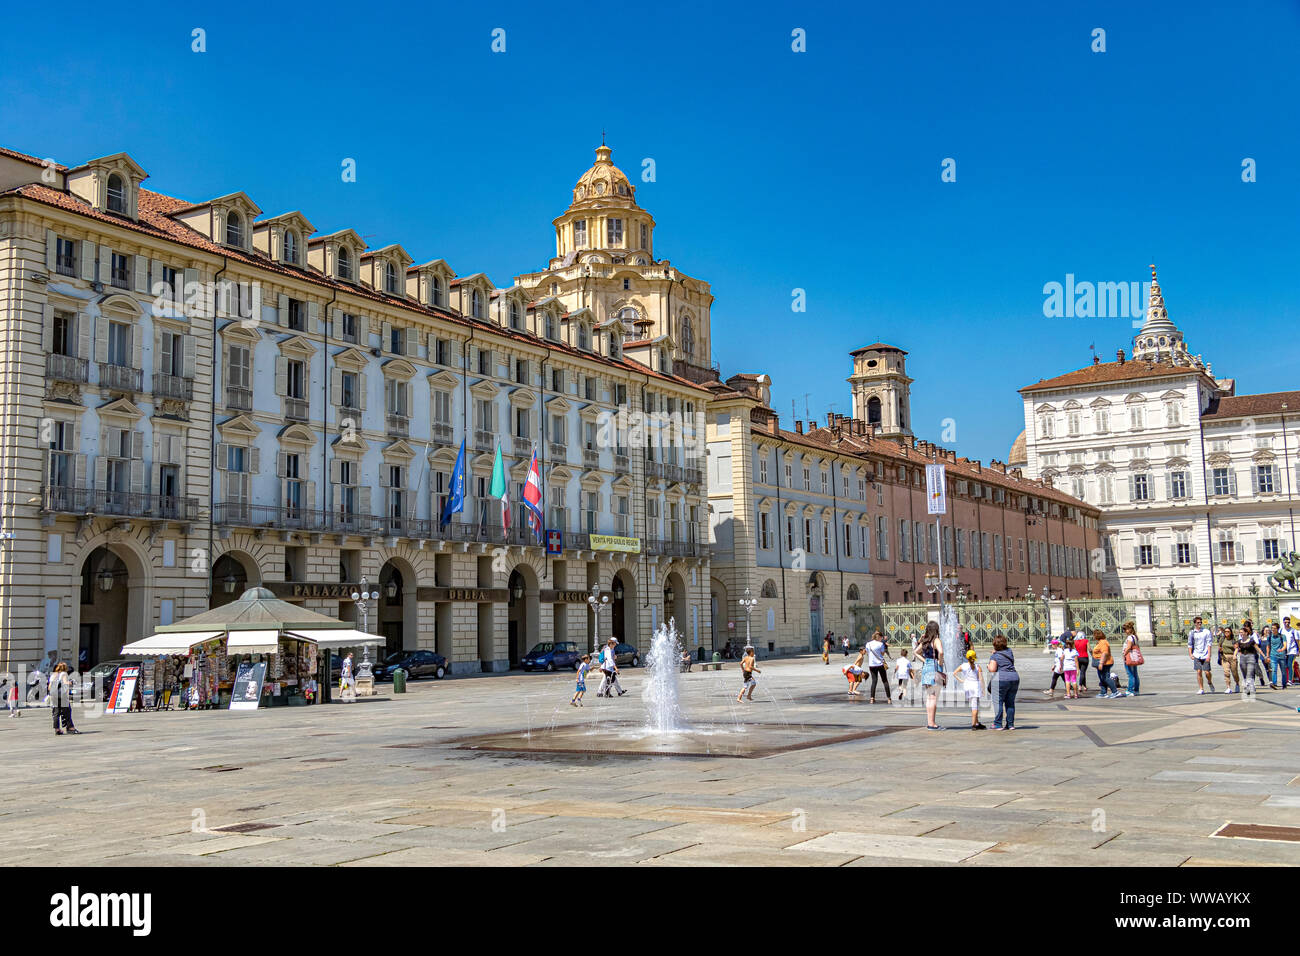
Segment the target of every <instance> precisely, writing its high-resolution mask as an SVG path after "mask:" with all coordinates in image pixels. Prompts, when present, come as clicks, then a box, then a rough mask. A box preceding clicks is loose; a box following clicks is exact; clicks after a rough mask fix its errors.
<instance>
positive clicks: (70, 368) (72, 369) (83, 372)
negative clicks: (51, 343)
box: [45, 355, 90, 382]
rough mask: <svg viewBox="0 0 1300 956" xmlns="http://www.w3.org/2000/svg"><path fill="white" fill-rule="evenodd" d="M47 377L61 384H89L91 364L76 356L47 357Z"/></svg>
mask: <svg viewBox="0 0 1300 956" xmlns="http://www.w3.org/2000/svg"><path fill="white" fill-rule="evenodd" d="M45 375H46V377H47V378H52V379H54V380H55V381H59V382H87V381H89V380H90V363H89V362H87V361H86V360H85V359H82V358H77V357H76V356H75V355H47V356H46V357H45Z"/></svg>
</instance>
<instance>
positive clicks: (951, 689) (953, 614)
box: [939, 604, 966, 704]
mask: <svg viewBox="0 0 1300 956" xmlns="http://www.w3.org/2000/svg"><path fill="white" fill-rule="evenodd" d="M939 643H941V644H942V645H943V669H944V670H945V671H946V672H947V674H948V684H947V686H946V687H945V688H944V690H943V699H944V703H945V704H951V703H952V702H953V701H955V700H956V699H957V698H958V696H960V695H961V690H960V688H959V687H958V686H957V681H956V680H955V679H954V678H953V674H955V673H957V668H959V667H961V665H962V661H964V660H966V645H965V643H964V642H963V641H962V639H961V628H960V627H959V626H958V621H957V608H955V607H954V606H953V605H951V604H945V605H944V606H943V607H942V608H941V609H940V611H939Z"/></svg>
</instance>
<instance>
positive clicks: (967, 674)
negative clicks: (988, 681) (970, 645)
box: [953, 651, 988, 730]
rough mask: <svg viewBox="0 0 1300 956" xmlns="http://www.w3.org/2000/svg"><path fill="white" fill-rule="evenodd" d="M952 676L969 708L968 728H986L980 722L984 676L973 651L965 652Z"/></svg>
mask: <svg viewBox="0 0 1300 956" xmlns="http://www.w3.org/2000/svg"><path fill="white" fill-rule="evenodd" d="M953 677H954V678H955V679H956V681H957V682H958V683H959V684H960V685H961V689H962V690H963V691H964V692H965V694H966V706H967V707H969V708H970V729H971V730H988V728H987V727H985V726H984V725H983V724H981V723H980V695H981V694H982V693H983V692H984V677H983V675H982V673H981V672H980V666H979V664H978V663H977V662H976V657H975V652H974V651H967V652H966V659H965V660H964V661H962V664H961V666H960V667H958V668H957V670H956V672H954V674H953Z"/></svg>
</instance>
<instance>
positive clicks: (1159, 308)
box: [1133, 263, 1189, 365]
mask: <svg viewBox="0 0 1300 956" xmlns="http://www.w3.org/2000/svg"><path fill="white" fill-rule="evenodd" d="M1133 358H1134V359H1135V360H1142V361H1147V362H1164V363H1172V364H1174V365H1186V364H1189V359H1188V356H1187V347H1186V345H1184V344H1183V333H1182V332H1180V331H1179V330H1178V327H1177V326H1176V325H1174V323H1173V322H1171V321H1170V320H1169V311H1168V310H1167V309H1166V308H1165V296H1164V293H1163V292H1161V290H1160V279H1159V277H1158V276H1157V275H1156V267H1155V263H1152V264H1151V292H1150V293H1149V295H1148V296H1147V315H1146V321H1145V322H1143V323H1142V328H1141V329H1139V330H1138V333H1137V335H1135V336H1134V337H1133Z"/></svg>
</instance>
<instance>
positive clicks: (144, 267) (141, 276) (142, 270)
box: [132, 256, 149, 295]
mask: <svg viewBox="0 0 1300 956" xmlns="http://www.w3.org/2000/svg"><path fill="white" fill-rule="evenodd" d="M132 271H134V272H135V291H136V292H140V293H143V294H145V295H148V294H149V260H148V258H146V257H145V256H136V257H135V268H134V269H133V270H132Z"/></svg>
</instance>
